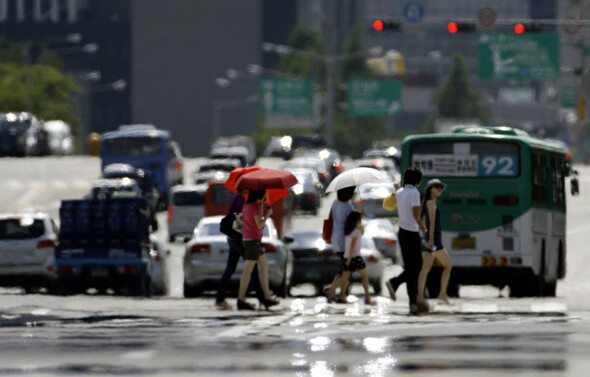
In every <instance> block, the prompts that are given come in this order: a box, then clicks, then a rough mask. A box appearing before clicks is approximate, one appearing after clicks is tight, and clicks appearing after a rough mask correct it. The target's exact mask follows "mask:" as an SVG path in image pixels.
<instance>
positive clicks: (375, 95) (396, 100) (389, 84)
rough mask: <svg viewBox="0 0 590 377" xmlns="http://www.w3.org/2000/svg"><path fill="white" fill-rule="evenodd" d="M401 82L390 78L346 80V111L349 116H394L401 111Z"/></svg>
mask: <svg viewBox="0 0 590 377" xmlns="http://www.w3.org/2000/svg"><path fill="white" fill-rule="evenodd" d="M401 93H402V83H401V81H398V80H391V79H351V80H349V81H348V105H349V106H348V111H349V114H350V115H351V116H371V115H376V116H395V115H399V114H401V112H402V102H401Z"/></svg>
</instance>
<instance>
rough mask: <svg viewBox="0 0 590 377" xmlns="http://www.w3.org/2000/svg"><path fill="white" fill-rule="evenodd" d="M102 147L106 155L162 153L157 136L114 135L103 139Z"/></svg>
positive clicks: (160, 140)
mask: <svg viewBox="0 0 590 377" xmlns="http://www.w3.org/2000/svg"><path fill="white" fill-rule="evenodd" d="M103 148H104V149H105V151H104V152H105V153H104V154H105V155H108V156H146V155H159V154H161V153H162V148H163V143H162V139H161V138H159V137H151V136H139V137H138V136H129V137H116V138H110V139H106V140H104V141H103Z"/></svg>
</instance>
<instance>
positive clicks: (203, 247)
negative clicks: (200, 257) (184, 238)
mask: <svg viewBox="0 0 590 377" xmlns="http://www.w3.org/2000/svg"><path fill="white" fill-rule="evenodd" d="M210 252H211V245H209V244H208V243H196V244H194V245H193V246H191V249H190V253H191V254H196V253H210Z"/></svg>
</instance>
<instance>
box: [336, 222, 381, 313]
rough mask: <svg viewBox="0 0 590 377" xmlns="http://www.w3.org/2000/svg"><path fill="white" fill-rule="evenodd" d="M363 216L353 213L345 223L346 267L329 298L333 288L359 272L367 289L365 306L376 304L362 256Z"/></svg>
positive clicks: (343, 267)
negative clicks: (372, 296)
mask: <svg viewBox="0 0 590 377" xmlns="http://www.w3.org/2000/svg"><path fill="white" fill-rule="evenodd" d="M361 219H362V215H361V213H360V212H358V211H352V212H350V213H349V214H348V216H347V217H346V221H345V222H344V235H345V239H344V243H345V248H344V266H342V270H343V271H342V275H341V276H340V278H339V279H338V281H337V282H336V283H335V284H332V286H331V287H330V289H331V291H330V292H329V296H332V295H333V294H334V291H333V288H332V287H337V286H339V285H340V284H342V282H344V281H348V278H349V277H350V275H351V274H352V273H353V272H355V271H357V272H358V273H359V275H361V278H362V279H363V280H362V281H363V288H364V289H365V304H368V305H374V304H375V302H374V301H373V300H372V299H371V294H370V292H369V273H368V272H367V265H366V264H365V261H364V260H363V257H362V256H361V238H362V237H363V233H364V232H365V229H364V227H363V223H362V220H361Z"/></svg>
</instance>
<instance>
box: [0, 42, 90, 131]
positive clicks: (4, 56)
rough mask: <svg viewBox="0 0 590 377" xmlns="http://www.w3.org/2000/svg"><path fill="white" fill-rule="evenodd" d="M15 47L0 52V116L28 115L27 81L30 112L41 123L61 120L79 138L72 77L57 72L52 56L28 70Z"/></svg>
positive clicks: (2, 49)
mask: <svg viewBox="0 0 590 377" xmlns="http://www.w3.org/2000/svg"><path fill="white" fill-rule="evenodd" d="M23 56H24V54H22V53H21V52H20V48H19V46H8V47H3V48H0V112H20V111H28V106H27V91H28V85H27V81H28V80H30V98H31V112H32V113H33V114H34V115H35V116H36V117H37V118H38V119H41V120H49V119H61V120H63V121H64V122H66V123H68V124H70V126H72V132H73V133H74V135H79V117H78V114H77V111H76V106H75V103H74V102H73V100H74V98H73V96H72V93H74V92H77V91H80V90H81V87H80V86H79V85H78V84H77V83H76V81H75V80H74V78H73V77H71V76H68V75H65V74H64V73H63V72H62V71H61V65H62V64H61V62H60V61H59V59H57V57H55V56H54V55H47V54H43V55H42V57H43V59H39V60H38V61H37V63H35V64H32V65H31V66H30V67H29V66H28V65H27V64H26V62H25V61H24V59H23V58H22V57H23Z"/></svg>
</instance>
